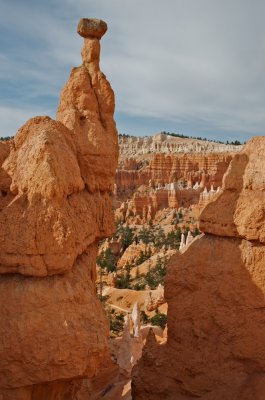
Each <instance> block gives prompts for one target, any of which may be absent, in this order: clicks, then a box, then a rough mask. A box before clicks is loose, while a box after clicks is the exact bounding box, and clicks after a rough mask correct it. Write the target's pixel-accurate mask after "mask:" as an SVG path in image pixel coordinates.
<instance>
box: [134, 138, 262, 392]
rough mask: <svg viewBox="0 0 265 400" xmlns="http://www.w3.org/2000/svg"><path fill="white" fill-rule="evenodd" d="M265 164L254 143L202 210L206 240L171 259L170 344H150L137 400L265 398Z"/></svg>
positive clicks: (138, 371) (137, 377) (137, 380)
mask: <svg viewBox="0 0 265 400" xmlns="http://www.w3.org/2000/svg"><path fill="white" fill-rule="evenodd" d="M264 159H265V138H264V137H256V138H253V139H252V140H251V141H250V142H249V143H248V144H247V145H246V146H245V148H243V150H242V151H241V153H239V154H238V155H237V156H236V157H235V158H234V159H233V161H232V162H231V164H230V167H229V169H228V171H227V173H226V175H225V177H224V180H223V189H222V191H221V192H219V193H218V194H217V195H216V196H215V197H214V199H213V200H212V202H211V203H210V204H208V205H207V206H206V207H205V209H204V210H203V211H202V214H201V220H200V229H201V230H202V231H203V232H204V233H205V234H204V235H203V236H202V237H198V238H196V239H195V240H194V241H193V242H192V243H191V244H190V245H189V246H187V247H186V249H185V250H184V251H183V252H182V254H181V253H179V254H176V255H175V256H173V257H172V259H171V261H170V264H169V267H168V273H167V277H166V285H165V299H166V300H167V302H168V307H169V308H168V340H167V343H166V344H165V345H161V346H159V345H157V344H156V343H155V342H154V340H153V339H152V340H149V341H148V343H149V344H148V345H147V347H146V349H145V350H144V352H143V358H142V359H141V361H140V363H139V364H138V365H137V366H136V368H135V369H134V372H133V374H134V378H133V398H134V399H136V400H142V399H145V400H148V399H152V400H156V399H161V398H164V399H169V400H173V399H174V400H180V399H181V400H184V399H187V400H188V399H191V398H195V397H196V398H200V399H203V400H221V399H222V400H230V399H233V400H257V399H262V398H263V397H264V388H265V342H264V340H263V338H264V335H265V325H264V322H263V319H264V318H263V311H264V308H265V300H264V298H265V297H264V295H265V285H264V282H265V269H264V265H265V247H264V241H265V239H264V221H265V195H264V193H265V192H264V190H265V186H264V182H265V172H264ZM158 376H159V380H158V379H157V377H158Z"/></svg>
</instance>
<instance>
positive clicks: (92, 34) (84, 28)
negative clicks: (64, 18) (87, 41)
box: [77, 18, 108, 40]
mask: <svg viewBox="0 0 265 400" xmlns="http://www.w3.org/2000/svg"><path fill="white" fill-rule="evenodd" d="M107 29H108V26H107V24H106V22H104V21H102V20H101V19H95V18H81V19H80V21H79V23H78V26H77V33H79V35H80V36H82V37H84V38H97V39H99V40H100V39H101V38H102V36H103V35H104V34H105V33H106V32H107Z"/></svg>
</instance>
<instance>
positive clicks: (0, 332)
mask: <svg viewBox="0 0 265 400" xmlns="http://www.w3.org/2000/svg"><path fill="white" fill-rule="evenodd" d="M80 24H81V28H85V29H81V28H80V25H79V32H80V34H81V35H82V36H86V35H88V37H87V38H85V44H84V48H83V51H82V55H83V65H82V66H81V67H78V68H74V70H73V71H72V73H71V75H70V78H69V81H68V83H67V84H66V86H65V88H64V89H63V91H62V94H61V98H60V104H59V109H58V121H54V120H52V119H50V118H49V117H36V118H33V119H31V120H29V121H28V122H27V123H26V124H25V125H24V126H23V127H22V128H21V129H20V130H19V131H18V133H17V135H16V137H15V139H14V141H13V142H11V149H10V152H9V149H7V148H5V149H4V150H3V146H2V143H0V161H1V165H2V169H0V178H1V182H0V188H1V194H2V196H0V225H1V231H0V304H1V310H0V321H1V322H0V337H1V341H2V342H1V343H2V344H1V347H0V394H2V396H3V399H4V400H6V399H7V400H9V399H10V400H11V399H12V400H18V399H19V400H24V399H25V400H26V399H27V400H44V399H45V400H46V399H49V400H55V399H56V400H57V399H58V400H60V399H66V398H67V399H73V398H74V396H75V393H76V392H77V390H78V388H79V386H80V384H81V380H82V378H85V377H92V376H94V375H95V374H96V373H97V372H98V370H99V369H100V368H101V367H102V365H103V364H104V363H105V362H106V361H107V360H108V345H107V333H108V327H107V322H106V320H105V317H104V315H103V312H102V309H101V306H100V304H99V302H98V300H97V298H96V294H95V279H96V269H95V265H96V262H95V260H96V255H97V243H98V240H99V239H101V238H103V237H106V236H108V235H110V234H111V233H112V231H113V216H112V189H113V184H114V176H115V169H116V165H117V157H118V143H117V131H116V128H115V122H114V120H113V111H114V96H113V92H112V89H111V87H110V85H109V83H108V81H107V80H106V78H105V76H104V75H103V74H102V73H101V71H100V70H99V38H100V37H101V36H102V34H103V33H104V32H105V31H106V29H105V28H106V24H105V23H103V21H99V20H81V22H80ZM102 24H103V27H102ZM103 28H104V29H105V30H104V29H103ZM87 30H88V31H89V34H88V33H86V32H87ZM84 32H85V33H84ZM103 142H104V144H103ZM3 161H4V162H3ZM99 165H100V171H99ZM3 191H4V194H3ZM0 397H1V396H0Z"/></svg>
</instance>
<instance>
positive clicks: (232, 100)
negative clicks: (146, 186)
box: [0, 0, 265, 137]
mask: <svg viewBox="0 0 265 400" xmlns="http://www.w3.org/2000/svg"><path fill="white" fill-rule="evenodd" d="M10 3H11V2H10ZM10 3H7V5H6V10H5V11H6V15H7V18H3V20H4V24H5V28H6V29H7V27H8V25H9V24H10V22H11V21H10V18H11V17H8V16H10V15H12V20H13V19H14V18H15V19H16V20H18V24H16V29H17V30H18V31H20V35H21V38H23V37H26V38H28V42H29V43H30V42H31V41H32V43H34V45H33V46H32V47H30V46H29V47H28V48H27V49H26V52H24V51H25V50H24V49H23V51H22V52H20V51H19V40H20V38H19V35H18V37H16V40H18V43H17V46H18V47H17V48H18V53H19V55H18V56H16V57H14V54H10V53H8V52H6V53H5V52H4V51H2V53H1V54H0V59H1V64H0V78H4V77H6V79H7V80H10V82H11V81H12V79H14V77H15V78H16V79H17V81H18V82H19V81H21V82H26V81H27V86H26V89H25V90H24V92H23V93H21V94H20V96H18V102H19V101H21V99H22V100H23V102H29V103H28V104H29V105H30V104H34V102H36V101H38V96H40V94H42V95H45V96H49V95H50V96H51V97H53V98H57V97H58V95H59V88H60V87H62V85H63V84H64V82H65V80H66V79H67V76H68V74H69V69H70V67H71V66H74V65H78V64H79V63H80V55H79V53H80V47H81V39H80V38H79V37H78V35H76V34H75V30H76V24H77V21H78V19H79V18H80V17H90V16H92V17H93V16H94V17H99V18H103V19H105V20H106V21H107V22H108V25H109V31H108V33H107V35H106V36H105V37H104V38H103V39H102V59H101V64H102V70H103V71H104V72H105V73H106V74H107V76H108V78H109V80H110V81H111V84H112V86H113V88H114V90H115V93H116V112H117V113H123V115H124V114H125V115H126V114H127V115H128V116H130V117H132V116H133V117H134V118H135V119H137V118H138V117H159V118H160V119H161V120H163V119H164V120H165V122H166V121H167V120H170V121H173V123H174V121H175V123H176V130H178V124H179V123H180V122H181V121H182V122H183V123H185V126H187V127H188V129H189V130H193V131H196V124H199V123H203V126H205V128H207V129H208V130H212V131H215V130H216V131H220V130H224V135H223V136H224V137H225V135H226V134H227V135H228V134H229V132H230V131H232V132H237V133H238V132H252V133H253V134H262V133H264V132H265V129H264V128H265V113H264V108H265V79H264V78H263V75H264V71H263V70H264V65H265V41H264V40H263V39H264V36H265V26H264V22H263V16H264V13H265V3H264V2H263V1H262V0H255V1H252V0H223V1H222V2H220V1H219V0H200V1H198V0H185V1H184V0H165V1H164V2H162V1H160V0H145V1H142V0H141V1H140V0H134V1H133V2H132V1H129V0H112V1H107V0H97V2H95V1H92V0H75V1H73V0H64V1H63V0H57V1H56V2H53V6H52V5H50V6H49V1H47V3H46V8H44V9H42V10H41V12H39V10H38V7H37V6H36V3H35V6H34V7H33V8H32V9H31V7H30V5H29V4H30V1H29V0H26V1H24V2H23V6H22V5H20V6H18V7H16V8H15V9H13V13H11V7H12V6H11V5H10ZM27 3H28V7H27V6H26V5H27ZM14 13H17V16H19V18H16V15H14ZM34 35H35V36H36V37H35V39H36V40H34ZM25 41H26V40H25ZM26 42H27V41H26ZM2 57H3V59H2ZM18 60H19V62H20V63H21V65H20V64H18ZM1 104H3V99H2V101H1ZM15 106H16V107H17V108H19V103H16V104H15ZM47 108H49V107H48V106H47ZM4 120H5V122H3V121H4ZM3 123H4V124H5V126H6V127H7V126H8V124H9V122H8V121H6V117H4V119H2V118H1V121H0V129H1V130H3V128H2V125H1V124H3ZM125 125H126V123H125ZM136 125H137V124H136ZM137 129H138V132H139V131H140V130H139V129H140V128H139V127H137ZM165 129H166V128H165ZM124 130H126V129H123V131H124ZM226 132H227V133H226Z"/></svg>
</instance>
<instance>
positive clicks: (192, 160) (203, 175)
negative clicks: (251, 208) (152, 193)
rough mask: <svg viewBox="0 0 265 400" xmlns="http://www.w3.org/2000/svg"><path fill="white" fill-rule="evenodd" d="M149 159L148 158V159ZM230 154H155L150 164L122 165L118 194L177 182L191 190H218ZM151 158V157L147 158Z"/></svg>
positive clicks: (126, 161) (120, 166)
mask: <svg viewBox="0 0 265 400" xmlns="http://www.w3.org/2000/svg"><path fill="white" fill-rule="evenodd" d="M149 156H150V155H149ZM232 156H233V154H231V153H230V154H228V153H212V154H203V153H190V154H170V155H165V154H163V153H161V154H155V155H154V156H153V158H151V160H148V159H147V160H145V162H143V160H139V161H138V162H137V161H136V160H135V159H134V160H133V159H132V161H131V162H128V160H127V159H126V160H125V161H121V162H120V163H119V168H118V170H117V172H116V186H117V194H118V196H120V197H121V198H124V194H125V195H128V194H131V193H132V192H133V191H134V190H135V189H136V188H137V187H139V186H140V185H143V184H145V185H148V184H151V185H152V186H153V187H156V186H158V185H164V184H168V183H173V182H177V181H178V180H180V179H183V181H186V182H187V183H188V184H189V185H190V186H193V185H194V184H195V183H196V182H198V183H199V184H200V186H201V187H205V186H206V187H207V188H208V189H210V187H211V185H213V186H214V187H215V188H217V187H218V186H221V184H222V178H223V175H224V173H225V172H226V170H227V168H228V165H229V163H230V161H231V159H232ZM149 158H150V157H149Z"/></svg>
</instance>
